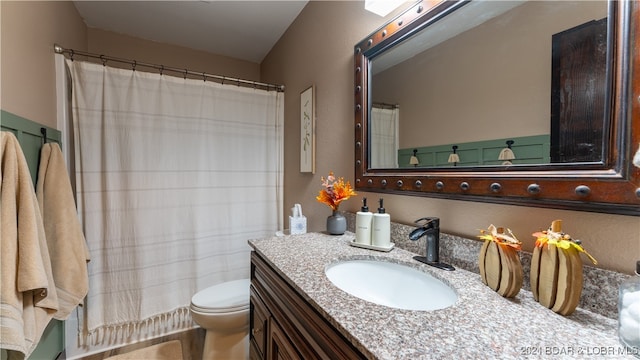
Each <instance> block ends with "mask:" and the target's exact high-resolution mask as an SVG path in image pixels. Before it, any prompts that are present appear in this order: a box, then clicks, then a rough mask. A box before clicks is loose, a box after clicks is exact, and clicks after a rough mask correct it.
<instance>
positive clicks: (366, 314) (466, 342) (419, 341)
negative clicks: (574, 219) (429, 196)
mask: <svg viewBox="0 0 640 360" xmlns="http://www.w3.org/2000/svg"><path fill="white" fill-rule="evenodd" d="M353 238H354V235H353V233H350V232H347V233H346V234H345V235H342V236H329V235H325V234H320V233H309V234H304V235H291V236H284V237H276V236H274V237H271V238H265V239H256V240H250V241H249V243H250V245H251V246H252V247H253V249H254V250H255V251H256V252H258V253H259V254H260V255H261V256H262V257H263V258H265V260H266V261H267V262H269V263H270V264H271V265H272V266H273V267H274V268H275V269H276V271H277V272H279V273H280V274H281V275H282V276H283V277H284V279H285V280H286V281H287V282H288V283H289V284H290V285H291V286H293V287H294V288H295V289H297V290H298V292H299V293H300V294H301V296H303V297H304V298H305V299H306V300H307V301H308V302H309V303H310V304H311V305H312V306H313V307H314V308H315V309H317V310H318V311H319V312H320V313H321V314H323V315H324V316H325V318H326V319H327V320H328V321H330V322H331V323H332V324H333V325H335V326H336V328H337V329H338V330H339V331H340V332H342V334H343V335H344V336H345V337H346V338H347V339H349V340H350V341H351V342H352V343H353V344H354V345H355V346H356V347H357V348H358V349H360V350H361V351H362V352H363V353H364V354H366V355H367V356H368V357H369V358H372V359H375V358H377V359H442V358H457V359H462V358H464V359H479V358H483V359H488V358H501V359H510V358H512V359H516V358H550V357H554V358H558V357H559V358H562V357H566V358H583V357H584V358H586V357H602V356H603V355H605V356H607V357H609V358H622V357H623V355H621V354H620V353H619V352H620V351H622V350H623V348H622V347H621V346H620V343H619V342H618V338H617V331H616V320H615V319H611V318H607V317H605V316H602V315H599V314H596V313H593V312H591V311H587V310H585V309H583V308H578V309H577V310H576V311H575V312H574V313H573V314H572V315H570V316H567V317H564V316H561V315H558V314H556V313H554V312H552V311H551V310H549V309H547V308H545V307H543V306H541V305H540V304H538V303H537V302H536V301H534V300H533V297H532V295H531V293H530V292H529V291H526V290H521V291H520V293H519V294H518V296H516V297H515V298H514V299H505V298H503V297H501V296H500V295H498V294H497V293H495V292H494V291H492V290H491V289H489V288H488V287H487V286H485V285H484V284H482V282H481V280H480V277H479V275H478V274H476V273H473V272H470V271H467V270H464V269H463V268H462V267H459V268H458V269H457V270H456V271H453V272H446V271H442V270H438V269H435V268H432V267H430V266H428V265H424V264H421V263H419V262H416V261H414V260H413V259H412V257H413V256H414V255H415V253H412V252H409V251H406V250H404V249H401V248H399V247H396V248H395V249H393V250H392V251H391V252H388V253H384V252H377V251H372V250H366V249H361V248H356V247H352V246H349V245H348V243H349V241H351V240H352V239H353ZM414 245H415V244H414ZM441 245H442V244H441ZM449 250H450V251H452V252H453V254H452V255H454V256H457V255H458V254H456V251H457V250H455V249H453V250H451V249H449ZM422 251H424V250H422ZM476 256H477V254H476ZM348 259H377V260H380V261H389V262H394V263H401V264H405V265H407V266H410V267H413V268H416V269H419V270H421V271H425V272H427V273H429V274H431V275H433V276H435V277H436V278H438V279H440V280H442V281H444V282H445V283H447V284H449V285H450V286H452V287H453V288H454V289H455V291H456V293H457V294H458V301H457V302H456V304H455V305H453V306H452V307H449V308H446V309H442V310H436V311H410V310H400V309H392V308H389V307H384V306H381V305H376V304H373V303H369V302H366V301H364V300H361V299H358V298H356V297H354V296H351V295H349V294H347V293H346V292H343V291H342V290H340V289H338V288H337V287H335V286H334V285H333V284H332V283H331V282H330V281H329V280H328V279H327V278H326V276H325V275H324V270H325V267H326V266H327V265H329V264H332V263H334V262H337V261H342V260H348ZM441 260H442V261H448V260H447V259H446V258H445V256H444V253H442V254H441ZM626 356H629V355H626ZM631 358H632V357H631Z"/></svg>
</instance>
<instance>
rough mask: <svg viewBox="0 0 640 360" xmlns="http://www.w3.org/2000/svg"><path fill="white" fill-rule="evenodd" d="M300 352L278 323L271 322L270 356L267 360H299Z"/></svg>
mask: <svg viewBox="0 0 640 360" xmlns="http://www.w3.org/2000/svg"><path fill="white" fill-rule="evenodd" d="M299 359H301V357H300V355H298V351H297V350H296V348H295V346H294V345H293V344H292V343H291V342H290V341H289V338H287V336H286V335H285V334H284V331H282V329H281V328H280V326H279V325H278V323H277V322H275V321H274V320H273V318H271V319H270V320H269V356H268V357H267V360H299Z"/></svg>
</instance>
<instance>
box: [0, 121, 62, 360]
mask: <svg viewBox="0 0 640 360" xmlns="http://www.w3.org/2000/svg"><path fill="white" fill-rule="evenodd" d="M0 151H1V154H0V158H1V159H2V170H1V171H0V178H1V179H2V183H1V184H2V185H1V187H0V249H1V251H0V290H1V291H0V347H1V348H3V349H7V350H9V357H10V358H14V357H22V354H24V356H25V357H27V356H29V354H31V352H32V351H33V349H34V348H35V347H36V345H37V344H38V341H40V338H41V337H42V332H43V331H44V329H45V327H46V326H47V324H48V323H49V321H50V320H51V318H52V317H53V314H54V313H55V312H56V311H57V309H58V299H57V296H56V290H55V286H54V283H53V277H52V274H51V263H50V259H49V252H48V249H47V244H46V239H45V235H44V227H43V224H42V219H41V215H40V210H39V208H38V202H37V200H36V194H35V191H34V188H33V182H32V181H31V176H30V174H29V168H28V167H27V161H26V159H25V157H24V154H23V152H22V149H21V148H20V144H19V143H18V140H17V139H16V137H15V135H13V133H10V132H0Z"/></svg>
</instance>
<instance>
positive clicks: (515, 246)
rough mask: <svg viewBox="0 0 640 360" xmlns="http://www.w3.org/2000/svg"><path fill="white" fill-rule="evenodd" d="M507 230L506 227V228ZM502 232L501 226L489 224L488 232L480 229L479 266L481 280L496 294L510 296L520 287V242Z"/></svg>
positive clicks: (518, 290) (511, 235) (510, 234)
mask: <svg viewBox="0 0 640 360" xmlns="http://www.w3.org/2000/svg"><path fill="white" fill-rule="evenodd" d="M507 230H508V229H507ZM508 231H509V235H507V234H505V233H504V229H503V228H496V227H495V226H493V225H490V226H489V232H488V233H487V232H486V231H484V230H481V233H482V234H483V235H481V236H479V237H480V238H481V239H484V240H485V241H484V244H483V245H482V249H481V250H480V258H479V267H480V276H481V277H482V282H483V283H484V284H485V285H487V286H489V287H490V288H491V289H493V290H494V291H496V292H497V293H498V294H500V295H502V296H504V297H507V298H511V297H514V296H516V295H518V292H520V288H522V264H521V263H520V256H519V255H518V250H520V245H521V242H520V241H518V239H516V237H515V236H513V233H511V231H510V230H508Z"/></svg>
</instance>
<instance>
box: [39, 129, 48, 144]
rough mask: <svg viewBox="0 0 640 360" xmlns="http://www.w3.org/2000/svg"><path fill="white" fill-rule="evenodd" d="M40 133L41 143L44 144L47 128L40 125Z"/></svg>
mask: <svg viewBox="0 0 640 360" xmlns="http://www.w3.org/2000/svg"><path fill="white" fill-rule="evenodd" d="M40 134H42V144H43V145H44V144H46V143H47V128H44V127H41V128H40Z"/></svg>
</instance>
